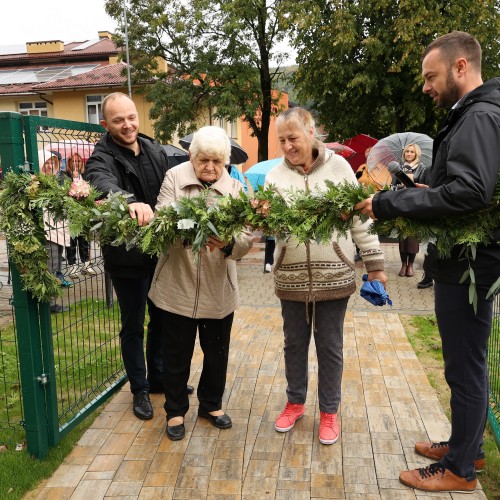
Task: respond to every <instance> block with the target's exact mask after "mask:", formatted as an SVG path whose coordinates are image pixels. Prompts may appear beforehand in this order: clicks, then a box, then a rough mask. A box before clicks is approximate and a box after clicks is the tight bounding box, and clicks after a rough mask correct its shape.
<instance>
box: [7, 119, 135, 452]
mask: <svg viewBox="0 0 500 500" xmlns="http://www.w3.org/2000/svg"><path fill="white" fill-rule="evenodd" d="M102 131H103V129H102V127H100V126H97V125H92V124H84V123H79V122H72V121H66V120H56V119H50V118H43V117H35V116H28V117H22V116H21V115H20V114H18V113H0V158H1V164H2V167H3V172H4V173H5V172H6V171H9V170H12V171H14V172H16V173H19V172H23V171H32V172H35V173H37V172H38V171H39V167H40V165H39V160H38V152H39V151H41V150H48V149H51V150H54V149H55V150H58V151H61V150H62V149H63V148H64V147H65V146H66V145H69V146H70V147H71V146H72V145H77V146H78V147H79V146H80V145H81V144H83V143H85V144H94V143H95V142H96V141H97V140H98V139H99V138H100V135H101V134H102ZM40 216H42V214H40ZM7 244H8V242H7ZM78 264H81V262H78V261H77V264H76V265H74V266H69V265H68V263H67V261H66V262H65V261H63V264H62V267H61V272H62V274H63V275H64V277H65V278H66V279H67V281H68V282H69V283H71V286H68V287H65V288H63V294H62V296H61V297H60V298H57V300H56V303H57V304H58V305H59V306H61V308H62V309H63V310H64V312H58V313H54V312H53V313H51V311H50V308H49V303H39V302H37V301H36V300H34V299H33V297H32V296H31V295H30V294H29V293H27V292H26V291H25V290H23V285H22V282H21V279H20V276H19V273H18V271H17V269H16V268H15V266H12V267H11V275H12V297H13V299H12V304H13V311H14V322H13V323H11V324H10V325H6V326H1V324H0V350H1V353H2V358H1V360H0V362H1V364H2V365H1V367H0V368H1V369H2V374H3V376H2V377H0V412H1V413H0V443H1V442H2V441H3V442H10V443H11V444H12V443H14V442H15V443H18V442H19V440H20V436H21V439H22V440H23V439H24V438H23V437H22V434H23V433H24V435H25V439H26V445H27V448H28V451H29V452H30V453H31V454H33V455H34V456H37V457H40V458H42V457H44V456H45V455H46V453H47V451H48V448H49V446H53V445H55V444H57V443H58V442H59V440H60V439H61V438H62V437H63V436H64V435H65V434H66V433H67V432H69V431H70V430H71V429H72V428H74V427H75V426H76V425H77V424H78V423H79V422H81V421H82V419H84V418H85V417H86V416H87V415H89V414H90V413H91V412H93V411H94V410H95V409H96V408H97V407H98V406H99V405H101V404H102V403H103V402H104V401H106V400H107V399H108V398H109V397H110V396H111V395H112V394H113V393H114V392H115V391H116V390H117V389H118V388H119V387H120V386H121V385H122V384H123V383H124V382H125V381H126V375H125V371H124V368H123V364H122V359H121V354H120V346H119V330H120V316H119V310H118V305H117V303H116V301H115V298H114V295H113V289H112V286H111V282H110V280H109V277H108V276H107V275H106V273H105V272H104V269H103V262H102V255H101V250H100V248H99V245H98V243H97V242H95V241H91V242H90V265H91V267H92V268H93V270H94V271H95V273H94V274H92V275H89V274H82V273H81V272H79V266H78ZM80 270H81V269H80ZM69 273H72V274H74V277H69ZM0 293H1V290H0ZM66 309H67V310H66ZM2 400H3V401H2Z"/></svg>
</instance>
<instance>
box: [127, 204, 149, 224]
mask: <svg viewBox="0 0 500 500" xmlns="http://www.w3.org/2000/svg"><path fill="white" fill-rule="evenodd" d="M128 210H129V213H130V217H132V219H137V224H139V226H146V225H147V224H149V221H150V220H151V219H152V218H153V216H154V213H153V210H152V209H151V207H150V206H149V205H148V204H147V203H130V205H129V206H128Z"/></svg>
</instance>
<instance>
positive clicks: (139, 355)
mask: <svg viewBox="0 0 500 500" xmlns="http://www.w3.org/2000/svg"><path fill="white" fill-rule="evenodd" d="M152 277H153V274H152V273H151V275H150V276H148V277H146V278H143V279H128V278H117V277H113V276H112V277H111V280H112V282H113V287H114V289H115V292H116V296H117V297H118V303H119V305H120V315H121V320H122V329H121V330H120V343H121V350H122V358H123V363H124V365H125V371H126V372H127V375H128V379H129V381H130V390H131V391H132V393H133V394H138V393H139V392H142V391H144V390H147V391H149V387H150V383H152V384H155V385H158V386H159V387H162V384H163V359H162V351H163V342H162V339H163V337H162V333H161V314H160V310H159V309H158V308H157V307H156V306H155V305H154V304H153V303H152V302H151V301H150V300H149V299H148V298H147V297H148V292H149V287H150V286H151V279H152ZM146 303H147V305H148V312H149V323H148V336H147V339H146V359H144V319H145V315H146ZM146 362H147V377H146Z"/></svg>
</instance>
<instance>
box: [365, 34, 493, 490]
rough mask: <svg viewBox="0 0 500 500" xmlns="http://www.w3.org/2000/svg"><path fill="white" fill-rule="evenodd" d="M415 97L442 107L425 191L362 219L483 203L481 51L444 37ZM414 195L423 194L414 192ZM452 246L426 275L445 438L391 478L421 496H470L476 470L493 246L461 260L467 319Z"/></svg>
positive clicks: (422, 446) (428, 53)
mask: <svg viewBox="0 0 500 500" xmlns="http://www.w3.org/2000/svg"><path fill="white" fill-rule="evenodd" d="M422 75H423V77H424V87H423V92H424V93H426V94H428V95H429V96H430V97H432V98H433V99H434V102H435V103H436V105H437V106H438V107H441V108H451V111H450V113H449V114H448V117H447V118H446V121H445V123H444V127H443V128H442V129H441V131H440V132H439V133H438V135H437V137H436V139H435V140H434V151H433V165H432V168H431V169H430V172H429V177H428V180H429V187H428V189H403V190H400V191H384V192H380V193H377V194H375V195H374V196H373V197H372V198H369V199H367V200H364V201H363V202H361V203H359V204H358V205H356V207H355V208H357V209H359V210H361V213H364V214H367V215H369V216H370V217H372V218H380V219H391V218H394V217H398V216H403V217H412V218H418V219H426V218H430V219H432V218H434V217H438V216H442V217H446V216H448V215H454V214H462V213H469V212H474V211H476V210H479V209H482V208H484V207H486V206H487V205H488V204H489V203H490V202H491V200H492V197H493V193H494V190H495V185H496V182H497V178H498V173H499V167H500V78H493V79H492V80H489V81H487V82H486V83H483V81H482V78H481V47H480V45H479V43H478V42H477V40H476V39H475V38H474V37H472V36H471V35H469V34H467V33H463V32H459V31H454V32H452V33H449V34H447V35H444V36H441V37H439V38H437V39H436V40H434V42H432V43H431V44H430V45H429V46H428V47H427V49H426V50H425V51H424V54H423V56H422ZM419 187H422V188H424V187H427V186H423V185H419ZM460 251H461V248H460V247H456V248H454V249H453V252H452V254H451V256H450V257H448V258H438V259H436V265H435V266H433V269H426V273H427V272H429V273H430V274H431V277H432V278H434V281H435V308H436V318H437V322H438V327H439V333H440V335H441V340H442V346H443V358H444V364H445V377H446V381H447V383H448V385H449V386H450V389H451V401H450V405H451V412H452V417H451V436H450V438H449V441H444V442H440V443H426V442H421V443H417V444H416V445H415V450H416V452H417V453H418V454H420V455H423V456H425V457H428V458H432V459H434V460H435V461H437V463H434V464H431V465H430V466H429V467H426V468H421V469H415V470H411V471H404V472H401V474H400V476H399V479H400V481H401V482H402V483H403V484H405V485H407V486H410V487H412V488H417V489H421V490H425V491H466V492H470V491H473V490H474V489H475V487H476V483H477V479H476V470H480V469H481V468H482V467H484V464H485V459H484V453H483V451H482V449H481V447H482V435H483V431H484V427H485V424H486V419H487V409H488V369H487V354H486V350H487V346H488V338H489V335H490V332H491V324H492V314H493V297H490V298H488V299H487V298H486V295H487V293H488V290H489V288H490V287H491V285H492V284H493V283H494V282H495V281H496V279H497V278H498V277H499V276H500V245H499V244H498V242H494V243H492V244H490V245H478V247H477V253H476V257H475V259H473V260H470V265H471V267H472V269H473V270H474V275H475V282H476V291H477V314H476V313H475V312H474V309H473V307H472V305H471V304H469V283H462V284H461V283H460V280H461V278H462V275H463V274H464V272H465V271H466V270H467V268H468V266H469V261H468V259H465V258H464V257H463V256H461V255H460Z"/></svg>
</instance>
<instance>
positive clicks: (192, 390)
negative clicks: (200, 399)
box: [186, 384, 194, 394]
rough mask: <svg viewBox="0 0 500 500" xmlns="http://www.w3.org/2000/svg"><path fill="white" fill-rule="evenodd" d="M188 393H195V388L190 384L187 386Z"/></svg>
mask: <svg viewBox="0 0 500 500" xmlns="http://www.w3.org/2000/svg"><path fill="white" fill-rule="evenodd" d="M186 392H187V393H188V394H193V392H194V387H193V386H192V385H189V384H188V385H186Z"/></svg>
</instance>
